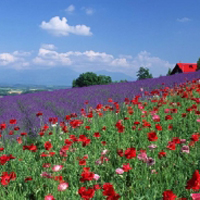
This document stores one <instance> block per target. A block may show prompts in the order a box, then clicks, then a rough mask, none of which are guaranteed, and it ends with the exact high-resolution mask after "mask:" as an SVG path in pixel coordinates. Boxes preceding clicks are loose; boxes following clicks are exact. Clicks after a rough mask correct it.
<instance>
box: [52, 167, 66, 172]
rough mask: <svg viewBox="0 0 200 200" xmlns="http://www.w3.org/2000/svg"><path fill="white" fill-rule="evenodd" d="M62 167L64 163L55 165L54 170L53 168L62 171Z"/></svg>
mask: <svg viewBox="0 0 200 200" xmlns="http://www.w3.org/2000/svg"><path fill="white" fill-rule="evenodd" d="M62 168H63V165H54V166H53V167H52V170H53V171H54V172H58V171H60V170H61V169H62Z"/></svg>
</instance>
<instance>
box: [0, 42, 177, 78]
mask: <svg viewBox="0 0 200 200" xmlns="http://www.w3.org/2000/svg"><path fill="white" fill-rule="evenodd" d="M19 52H20V51H15V52H13V53H1V54H0V66H6V67H10V68H15V69H25V68H29V69H30V68H31V67H33V66H34V67H37V66H39V67H40V66H43V67H44V68H45V67H57V66H65V67H67V68H70V69H72V70H75V71H76V72H79V73H84V72H87V71H93V72H97V71H99V70H106V71H110V72H122V73H124V74H126V75H129V76H132V77H135V78H137V76H136V75H137V72H138V70H139V68H140V67H144V68H148V69H149V72H150V73H151V74H152V75H153V77H159V76H160V75H161V74H162V75H166V74H167V71H168V69H169V68H171V69H173V68H174V66H175V64H171V63H169V62H168V61H166V60H163V59H161V58H159V57H156V56H152V55H151V54H150V53H149V52H147V51H141V52H139V53H138V54H137V55H136V56H135V57H134V56H131V55H120V56H118V57H117V56H114V55H112V54H108V53H106V52H95V51H93V50H88V51H83V52H80V51H67V52H57V51H56V50H55V46H54V45H53V44H43V45H41V48H40V49H39V51H38V53H37V55H36V56H35V57H32V58H29V57H28V56H24V57H23V56H21V54H19ZM14 54H15V55H14Z"/></svg>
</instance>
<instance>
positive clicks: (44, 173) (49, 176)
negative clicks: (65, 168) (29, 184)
mask: <svg viewBox="0 0 200 200" xmlns="http://www.w3.org/2000/svg"><path fill="white" fill-rule="evenodd" d="M40 176H42V177H46V178H53V176H51V175H50V174H48V173H47V172H42V174H40Z"/></svg>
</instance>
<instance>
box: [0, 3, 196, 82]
mask: <svg viewBox="0 0 200 200" xmlns="http://www.w3.org/2000/svg"><path fill="white" fill-rule="evenodd" d="M199 8H200V1H199V0H196V1H194V0H167V1H166V0H165V1H161V0H153V1H150V0H123V1H122V0H73V1H72V0H0V68H8V69H10V70H12V69H17V70H24V69H32V68H39V69H40V68H46V69H48V68H56V67H60V66H62V67H66V68H69V69H73V70H74V71H76V72H79V73H84V72H87V71H92V72H96V71H99V70H107V71H110V72H122V73H124V74H126V75H129V76H132V77H134V78H137V77H136V74H137V71H138V70H139V68H140V67H141V66H142V67H147V68H149V71H150V73H152V74H153V77H158V76H159V75H166V73H167V71H168V68H173V67H174V65H175V63H177V62H179V61H181V62H186V63H196V62H197V60H198V58H199V57H200V48H199V47H200V14H199Z"/></svg>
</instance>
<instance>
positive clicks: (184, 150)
mask: <svg viewBox="0 0 200 200" xmlns="http://www.w3.org/2000/svg"><path fill="white" fill-rule="evenodd" d="M181 152H185V153H190V148H189V146H182V148H181Z"/></svg>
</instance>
